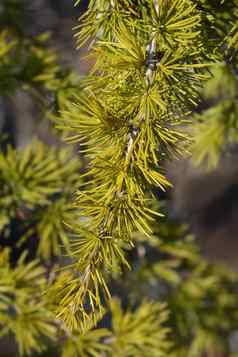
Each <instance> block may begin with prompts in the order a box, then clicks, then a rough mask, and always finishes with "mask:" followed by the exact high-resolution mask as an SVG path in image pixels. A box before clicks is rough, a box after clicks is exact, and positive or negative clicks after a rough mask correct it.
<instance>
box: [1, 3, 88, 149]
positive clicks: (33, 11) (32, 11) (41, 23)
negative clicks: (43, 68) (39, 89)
mask: <svg viewBox="0 0 238 357" xmlns="http://www.w3.org/2000/svg"><path fill="white" fill-rule="evenodd" d="M15 1H18V2H19V4H20V5H21V6H22V9H23V12H22V14H21V16H19V22H18V23H17V25H18V27H19V31H22V33H23V34H24V35H25V36H37V35H39V34H41V33H44V32H50V33H51V40H50V43H49V45H50V46H51V47H52V48H53V49H55V50H56V51H57V53H58V61H59V62H60V64H61V65H62V68H63V69H64V68H72V69H74V70H75V71H77V73H79V74H84V73H85V72H87V70H88V68H87V65H86V64H85V62H82V61H81V58H82V52H84V49H81V50H76V41H75V37H74V30H73V28H74V27H75V26H76V25H77V24H78V18H79V17H80V15H81V14H82V13H83V11H84V10H85V9H86V7H87V1H81V2H80V4H79V5H78V6H77V7H75V6H74V1H73V0H72V1H71V0H15ZM0 11H1V1H0ZM22 15H23V16H22ZM4 21H6V23H4V24H3V23H2V24H1V23H0V26H2V27H4V26H8V25H11V24H10V23H7V21H9V20H8V19H6V18H5V19H4ZM14 25H15V24H14ZM0 131H1V132H2V131H4V133H5V134H6V135H7V136H8V137H9V142H10V143H12V144H13V145H14V146H16V147H19V146H24V145H26V144H27V143H28V142H29V141H30V140H31V139H32V137H33V136H38V137H40V138H41V139H43V140H44V141H46V142H50V141H52V140H53V138H52V137H49V136H48V133H49V131H48V130H47V124H46V121H44V122H42V123H41V113H40V108H38V106H37V103H35V102H34V101H33V100H32V98H31V96H29V94H28V93H27V92H25V91H23V90H20V91H18V92H17V93H16V94H15V95H14V96H11V97H7V98H4V99H3V98H0Z"/></svg>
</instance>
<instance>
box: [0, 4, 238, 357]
mask: <svg viewBox="0 0 238 357" xmlns="http://www.w3.org/2000/svg"><path fill="white" fill-rule="evenodd" d="M0 1H3V2H2V4H3V3H4V0H0ZM2 4H1V2H0V12H1V6H3V5H2ZM9 4H10V2H9ZM12 4H13V5H14V0H13V1H12ZM22 5H23V6H24V7H25V8H26V9H27V11H25V12H24V18H22V16H20V17H19V24H18V25H19V28H18V31H19V32H21V31H22V33H24V36H27V37H29V38H33V39H34V38H36V37H37V36H38V35H39V34H42V33H43V32H50V33H51V37H50V40H49V44H50V46H51V47H53V48H54V49H55V51H56V52H57V53H58V54H59V56H58V61H59V62H60V66H61V67H60V68H61V70H62V71H66V72H67V70H68V69H70V70H73V71H74V74H73V76H74V75H75V73H76V74H77V76H79V77H81V76H84V75H85V74H86V73H87V72H88V70H89V69H90V63H89V62H88V61H87V60H85V59H84V58H83V56H84V54H85V52H86V49H80V50H76V41H75V38H74V36H73V34H74V31H73V30H72V29H73V27H74V26H75V25H76V24H77V19H78V18H79V16H80V15H81V14H82V13H83V12H84V11H85V9H86V8H87V1H86V0H85V1H81V3H80V6H77V7H74V6H73V3H72V1H69V0H31V1H30V0H22ZM13 8H14V6H13V7H12V9H13ZM10 10H11V8H10V7H9V18H8V19H7V18H6V17H5V18H2V23H1V22H0V28H1V27H4V26H5V25H6V24H5V23H4V22H3V20H4V21H10V19H11V16H12V14H11V13H10V12H11V11H10ZM14 16H15V15H14ZM0 21H1V18H0ZM7 25H8V24H7ZM0 78H1V77H0ZM0 80H1V79H0ZM70 81H71V79H70ZM70 83H71V84H72V83H73V84H72V85H77V83H74V80H72V82H70ZM69 87H70V86H69ZM67 90H68V87H67ZM52 93H54V91H51V92H50V91H44V90H43V91H42V93H41V95H40V96H39V93H29V91H27V90H24V88H21V89H19V90H17V91H16V92H15V93H14V95H13V96H11V95H2V96H0V132H1V136H2V137H3V139H2V147H3V148H5V147H7V145H8V144H9V143H10V144H12V145H13V146H14V147H16V148H20V147H25V146H26V145H27V144H28V143H30V142H31V140H32V138H33V137H38V138H39V139H40V140H42V141H43V142H45V143H47V144H49V145H50V146H51V145H53V146H56V147H57V146H60V145H62V143H61V142H60V141H59V140H58V137H57V135H54V131H52V130H49V126H51V124H50V122H49V120H48V118H46V116H45V111H42V104H43V106H44V108H45V109H46V110H47V111H52V108H53V109H54V106H55V105H57V103H56V100H55V97H54V94H52ZM38 96H39V97H38ZM202 105H203V106H207V105H208V102H206V103H205V102H204V103H203V104H202ZM166 170H167V175H168V177H169V180H170V181H171V182H172V184H173V186H174V188H172V189H171V190H170V191H169V192H168V193H167V194H166V195H165V196H166V197H165V198H168V199H169V214H170V216H171V219H173V220H174V221H175V222H180V223H181V222H182V223H188V224H189V226H190V232H191V233H192V234H194V235H195V237H197V240H198V242H199V245H200V247H201V250H202V253H203V255H204V256H205V257H207V258H208V260H209V261H211V262H223V263H225V265H227V266H229V267H231V268H232V269H235V270H237V271H238V259H237V253H238V239H237V234H238V180H237V177H238V162H237V147H234V148H232V151H231V152H230V155H228V156H225V157H223V158H222V159H221V162H220V164H219V165H218V167H217V168H216V169H215V170H214V171H212V172H211V173H205V172H204V171H203V170H201V169H199V168H195V167H194V166H192V165H191V163H190V162H189V161H188V160H180V162H179V164H178V162H177V161H176V163H171V162H169V163H167V164H166ZM1 351H4V352H1ZM8 353H9V354H10V355H11V356H13V355H17V352H16V347H15V346H14V345H13V344H12V340H11V342H10V343H9V341H8V340H7V339H5V340H3V341H2V342H1V344H0V356H3V357H6V356H8ZM52 353H53V352H49V356H53V354H52ZM217 357H218V356H217Z"/></svg>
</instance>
